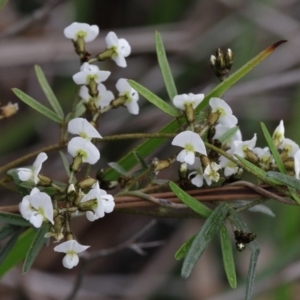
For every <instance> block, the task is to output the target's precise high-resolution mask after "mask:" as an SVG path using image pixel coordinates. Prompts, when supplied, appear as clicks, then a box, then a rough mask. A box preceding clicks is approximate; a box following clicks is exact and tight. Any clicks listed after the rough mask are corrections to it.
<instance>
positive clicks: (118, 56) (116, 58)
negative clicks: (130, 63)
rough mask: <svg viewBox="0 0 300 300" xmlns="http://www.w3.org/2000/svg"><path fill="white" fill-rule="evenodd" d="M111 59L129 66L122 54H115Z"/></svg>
mask: <svg viewBox="0 0 300 300" xmlns="http://www.w3.org/2000/svg"><path fill="white" fill-rule="evenodd" d="M111 59H112V60H114V61H115V62H116V64H117V65H118V66H119V67H122V68H126V67H127V63H126V59H125V58H124V56H123V55H122V54H118V55H114V56H112V57H111Z"/></svg>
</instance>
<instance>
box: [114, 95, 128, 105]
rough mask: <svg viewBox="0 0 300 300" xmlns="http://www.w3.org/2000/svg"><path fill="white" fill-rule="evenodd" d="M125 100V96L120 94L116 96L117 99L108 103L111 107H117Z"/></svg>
mask: <svg viewBox="0 0 300 300" xmlns="http://www.w3.org/2000/svg"><path fill="white" fill-rule="evenodd" d="M126 101H127V97H125V96H120V97H118V98H117V99H115V100H113V101H111V103H110V105H111V106H112V107H113V108H117V107H120V106H123V105H124V104H125V103H126Z"/></svg>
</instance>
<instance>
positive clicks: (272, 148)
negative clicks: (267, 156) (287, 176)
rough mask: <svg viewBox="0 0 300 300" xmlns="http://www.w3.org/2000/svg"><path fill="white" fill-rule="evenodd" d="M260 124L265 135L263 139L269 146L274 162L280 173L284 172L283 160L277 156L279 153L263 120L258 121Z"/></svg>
mask: <svg viewBox="0 0 300 300" xmlns="http://www.w3.org/2000/svg"><path fill="white" fill-rule="evenodd" d="M260 126H261V129H262V132H263V134H264V136H265V139H266V141H267V144H268V146H269V148H270V151H271V153H272V155H273V157H274V160H275V163H276V165H277V167H278V169H279V170H280V172H281V173H285V167H284V164H283V161H282V159H281V157H280V156H279V153H278V151H277V149H276V147H275V145H274V142H273V140H272V137H271V135H270V133H269V131H268V129H267V127H266V125H265V124H264V123H263V122H260Z"/></svg>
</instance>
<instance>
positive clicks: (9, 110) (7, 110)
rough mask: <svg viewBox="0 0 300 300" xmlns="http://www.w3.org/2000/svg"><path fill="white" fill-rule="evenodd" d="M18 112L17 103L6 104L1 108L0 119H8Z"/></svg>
mask: <svg viewBox="0 0 300 300" xmlns="http://www.w3.org/2000/svg"><path fill="white" fill-rule="evenodd" d="M18 110H19V105H18V103H15V104H12V103H11V102H8V103H7V104H6V105H4V106H2V107H1V115H0V119H3V118H9V117H11V116H12V115H14V114H16V113H17V111H18Z"/></svg>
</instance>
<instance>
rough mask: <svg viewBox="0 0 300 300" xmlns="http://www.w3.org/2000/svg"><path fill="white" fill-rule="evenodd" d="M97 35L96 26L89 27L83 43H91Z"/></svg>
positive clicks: (97, 29) (97, 28)
mask: <svg viewBox="0 0 300 300" xmlns="http://www.w3.org/2000/svg"><path fill="white" fill-rule="evenodd" d="M98 34H99V27H98V26H97V25H91V26H90V28H89V31H88V34H87V36H86V37H85V39H84V40H85V42H86V43H88V42H92V41H93V40H94V39H95V38H96V37H97V36H98Z"/></svg>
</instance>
